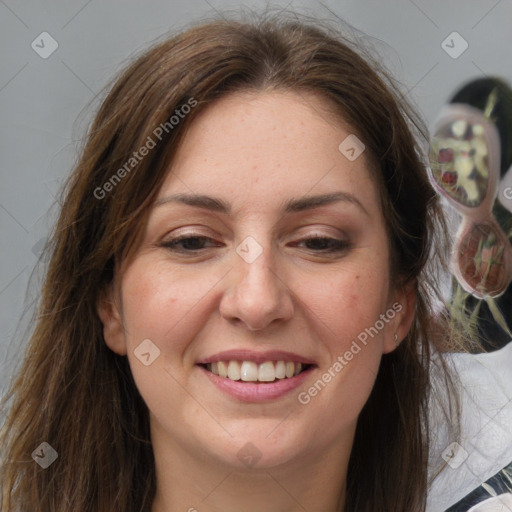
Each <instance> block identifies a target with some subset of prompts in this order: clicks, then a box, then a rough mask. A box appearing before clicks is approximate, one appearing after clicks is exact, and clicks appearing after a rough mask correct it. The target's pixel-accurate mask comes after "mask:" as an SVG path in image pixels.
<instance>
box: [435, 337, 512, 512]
mask: <svg viewBox="0 0 512 512" xmlns="http://www.w3.org/2000/svg"><path fill="white" fill-rule="evenodd" d="M445 357H446V360H447V361H448V363H449V365H450V366H451V367H452V368H453V370H454V371H455V373H456V374H457V375H458V376H459V379H460V383H461V390H460V395H461V397H460V398H461V408H462V411H461V413H462V416H461V424H462V432H461V438H460V439H449V436H448V435H447V431H446V430H444V429H443V427H442V421H443V420H442V419H441V418H442V415H441V414H440V409H439V404H437V405H436V403H433V404H432V406H431V417H432V418H433V425H435V424H436V422H437V425H438V427H437V428H436V427H435V426H434V428H433V431H432V436H431V443H432V445H431V455H430V459H431V469H432V468H433V467H434V466H437V467H439V466H440V465H441V463H443V462H444V460H446V459H448V460H449V464H450V463H451V466H450V465H448V466H447V467H445V468H444V469H443V471H442V472H441V474H440V475H439V476H438V477H437V478H436V479H435V480H434V482H433V484H432V487H431V489H430V492H429V496H428V502H427V512H444V511H445V510H446V509H447V508H449V507H450V506H452V505H454V504H455V503H457V502H458V501H459V500H461V499H462V498H464V497H465V496H466V495H467V494H469V493H470V492H471V491H473V490H474V489H476V488H477V487H479V486H480V485H481V484H482V483H483V482H485V481H486V480H488V479H489V478H490V477H492V476H493V475H494V474H496V473H497V472H498V471H500V470H501V469H502V468H504V467H505V466H506V465H508V464H510V463H511V462H512V342H510V343H508V345H506V346H505V347H503V348H502V349H500V350H498V351H495V352H491V353H488V354H478V355H471V354H460V353H453V354H446V355H445ZM455 442H456V443H457V444H452V443H455ZM448 447H450V448H448ZM443 454H444V460H443ZM471 510H474V509H473V508H472V509H471ZM475 510H478V511H480V509H475ZM482 510H487V509H482ZM490 510H492V509H490ZM504 510H507V509H506V508H505V509H504Z"/></svg>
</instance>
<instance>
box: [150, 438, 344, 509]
mask: <svg viewBox="0 0 512 512" xmlns="http://www.w3.org/2000/svg"><path fill="white" fill-rule="evenodd" d="M152 430H154V429H152ZM153 434H154V432H152V437H153V448H154V453H155V465H156V477H157V490H156V496H155V500H154V503H153V507H152V512H216V511H219V510H223V511H226V512H229V511H234V510H243V511H244V512H261V510H272V511H273V512H304V511H305V510H307V511H308V512H342V511H343V510H344V507H345V493H346V475H347V466H348V459H349V456H350V450H351V445H352V440H353V433H351V435H350V436H348V437H350V439H344V440H343V441H342V442H340V443H337V444H336V445H335V446H332V445H331V446H330V447H329V448H328V449H326V450H325V453H320V454H318V453H317V454H315V455H314V456H311V455H309V456H304V457H302V458H300V459H299V458H297V459H295V460H290V461H287V462H286V463H283V464H281V465H278V466H273V467H262V468H259V467H258V465H257V464H256V465H255V467H250V468H243V469H240V468H239V467H233V466H230V465H227V464H225V463H223V461H219V460H216V459H215V460H214V459H213V458H208V457H207V456H204V454H203V455H199V456H197V457H195V456H193V455H192V454H191V453H190V451H189V450H187V449H186V448H184V447H183V445H181V444H180V443H175V442H172V440H170V439H169V438H168V437H165V436H162V435H161V434H162V432H159V435H158V436H155V435H153Z"/></svg>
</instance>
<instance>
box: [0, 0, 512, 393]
mask: <svg viewBox="0 0 512 512" xmlns="http://www.w3.org/2000/svg"><path fill="white" fill-rule="evenodd" d="M242 5H243V6H246V7H248V8H255V9H260V8H262V7H264V5H265V3H264V2H257V1H254V0H252V1H249V0H245V1H243V2H241V1H237V2H235V1H228V0H175V1H164V0H150V1H146V2H136V1H134V0H129V1H128V0H127V1H120V0H109V1H103V2H102V1H100V0H66V1H64V0H61V1H57V0H53V1H36V0H19V1H15V0H5V1H0V55H1V67H0V69H1V72H0V116H1V119H2V122H1V125H0V162H1V166H0V230H1V245H0V247H1V251H0V394H1V390H2V388H5V385H6V384H7V382H8V378H9V375H10V374H11V372H12V371H13V369H14V367H15V363H16V361H17V360H18V359H19V355H20V353H21V348H22V345H23V338H22V336H21V334H20V333H21V331H19V329H18V331H17V325H18V321H19V318H20V316H21V313H22V311H23V310H26V309H29V308H30V300H31V299H33V298H35V297H37V281H36V282H35V285H34V286H32V287H31V290H32V292H31V294H30V296H29V299H26V296H25V293H26V289H27V284H28V282H29V276H30V274H31V272H32V270H33V269H34V265H35V263H36V261H37V256H38V254H39V251H40V249H41V246H42V244H43V242H44V239H45V237H46V236H47V234H48V231H49V229H50V226H51V224H52V222H53V221H54V219H55V213H56V211H57V209H56V206H58V205H57V204H56V199H55V198H56V192H57V190H58V188H59V186H60V184H61V183H62V180H63V178H64V177H65V176H66V175H67V174H68V173H69V171H70V169H71V167H72V166H73V163H74V161H75V159H76V156H77V145H78V144H79V139H80V137H81V136H82V135H83V129H84V127H85V125H86V123H87V121H88V120H89V118H90V111H87V110H84V108H85V107H86V106H87V105H88V104H89V103H90V102H91V100H93V99H94V98H95V96H96V95H97V94H98V93H100V92H101V90H102V88H103V87H104V86H105V84H106V83H107V81H108V80H109V79H110V78H111V76H112V75H113V74H114V73H115V72H116V71H117V70H119V69H120V67H121V65H122V64H123V63H124V62H126V59H127V58H128V57H129V56H130V55H131V54H132V53H133V52H134V51H137V50H140V49H142V48H145V47H147V46H148V45H149V43H150V42H151V41H152V40H154V39H155V38H157V37H158V36H160V35H162V34H164V33H166V32H168V31H173V30H176V29H179V28H181V27H183V26H184V25H186V24H187V23H189V22H191V21H194V20H197V19H200V18H202V17H204V16H211V15H213V14H215V12H216V11H217V10H221V11H225V10H226V9H234V10H236V11H238V10H240V8H241V6H242ZM269 5H270V6H281V7H285V6H288V8H290V9H292V10H296V11H299V12H305V13H308V14H313V15H318V16H320V17H323V18H333V17H334V15H333V14H331V12H330V11H332V12H333V13H335V14H336V15H337V16H339V17H341V18H343V19H344V20H346V21H348V22H349V23H350V24H352V25H354V26H355V27H356V28H357V29H359V30H361V31H363V32H365V33H366V34H368V35H369V36H371V40H372V41H373V44H374V45H376V46H377V48H378V49H379V51H380V52H381V54H382V55H383V58H384V61H385V62H386V64H387V65H388V66H389V67H390V68H391V70H392V71H393V73H394V74H395V76H396V77H397V78H398V79H399V80H400V81H401V82H402V83H403V84H404V86H405V87H406V88H407V89H409V91H410V92H409V94H410V95H411V97H412V98H413V100H414V101H415V102H416V103H417V104H418V105H419V107H420V110H421V111H422V112H423V114H424V116H425V118H426V119H427V121H429V122H431V121H433V119H434V118H435V116H436V115H437V113H438V111H439V109H440V107H441V106H442V104H443V103H444V102H445V101H446V99H447V97H448V96H449V95H450V94H451V92H452V91H453V90H454V89H456V88H457V87H458V86H459V85H460V84H461V83H462V82H463V81H465V80H469V79H471V78H475V77H480V76H485V75H501V76H503V77H504V78H506V79H507V80H508V81H510V82H512V57H511V53H510V49H511V48H512V29H511V22H512V1H511V0H497V1H496V0H452V1H446V0H433V1H429V0H414V1H412V0H411V1H409V0H390V1H377V0H360V1H356V0H352V1H351V0H330V1H327V0H326V1H324V2H323V3H322V4H320V3H319V2H315V1H312V2H299V1H291V2H284V1H283V2H273V3H270V4H269ZM454 31H456V32H458V33H459V34H460V36H461V37H462V38H463V39H461V38H459V36H450V38H448V39H446V38H447V37H448V36H449V35H450V34H452V32H454ZM43 32H47V33H48V34H50V36H51V38H53V40H54V41H55V42H56V43H55V42H53V41H52V40H51V39H50V37H49V36H47V35H43V36H40V34H42V33H43ZM41 39H43V41H41ZM444 40H446V43H444V44H443V41H444ZM464 41H466V42H467V45H468V48H467V49H466V51H464V52H463V53H462V54H461V55H458V54H459V53H461V51H462V50H463V49H464V47H465V44H466V43H464ZM55 44H58V47H57V49H56V50H55V51H54V52H53V53H51V55H48V54H49V53H50V51H51V50H52V45H54V46H55ZM442 44H443V46H444V49H443V46H442ZM31 45H32V46H31ZM447 45H448V46H447ZM450 47H451V48H450ZM447 52H448V53H447ZM449 53H451V54H452V55H450V54H449ZM43 57H45V58H43ZM455 57H456V58H455ZM88 112H89V113H88Z"/></svg>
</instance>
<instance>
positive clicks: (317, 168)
mask: <svg viewBox="0 0 512 512" xmlns="http://www.w3.org/2000/svg"><path fill="white" fill-rule="evenodd" d="M349 136H351V137H353V133H352V130H351V128H350V127H349V126H348V125H347V124H346V123H344V122H343V120H342V119H339V118H337V117H336V116H335V115H334V114H333V112H332V109H330V108H329V104H328V103H327V102H326V101H325V100H323V99H320V98H319V97H317V96H315V95H313V94H309V93H301V94H299V93H295V92H283V91H271V92H269V91H263V92H255V93H253V92H240V93H235V94H231V95H228V96H226V97H224V98H222V99H220V100H218V101H216V102H214V103H213V104H212V105H210V106H209V107H207V108H206V109H205V110H204V111H203V112H201V113H200V114H199V116H198V117H197V118H196V119H195V120H194V122H193V123H192V124H191V125H190V127H189V129H188V131H187V133H186V135H185V137H184V138H183V140H182V143H181V145H180V147H179V149H178V151H177V153H176V155H175V158H174V160H173V162H172V164H171V166H170V169H169V171H170V172H169V174H168V176H167V178H166V180H165V182H164V184H163V186H162V188H161V190H160V193H159V196H158V198H159V199H161V198H163V197H165V196H166V195H168V194H170V193H197V194H206V193H209V194H212V195H215V196H220V197H223V198H226V199H227V200H228V201H229V202H230V203H233V204H234V205H235V207H237V208H238V209H240V208H244V207H247V206H248V205H250V204H252V205H253V206H255V207H260V208H267V209H268V208H269V207H272V205H274V206H275V205H276V204H278V203H279V204H282V203H283V202H284V201H286V200H287V199H289V198H292V197H301V196H306V195H309V194H311V195H314V194H321V193H331V192H334V191H342V192H345V193H347V194H352V195H354V196H358V199H359V200H360V201H361V202H362V203H365V206H366V205H368V206H369V207H370V206H373V207H377V208H379V206H378V203H379V202H378V193H377V190H376V185H375V182H374V180H373V179H372V177H371V174H370V171H369V169H368V166H367V160H366V155H365V154H364V152H363V153H362V154H361V155H360V156H359V157H358V158H356V159H354V160H350V159H348V158H347V157H346V156H345V154H344V153H343V152H342V151H340V149H339V147H340V144H342V143H343V141H345V140H346V139H347V137H349ZM214 192H215V193H214Z"/></svg>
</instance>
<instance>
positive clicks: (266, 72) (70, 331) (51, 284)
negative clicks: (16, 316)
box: [0, 14, 445, 512]
mask: <svg viewBox="0 0 512 512" xmlns="http://www.w3.org/2000/svg"><path fill="white" fill-rule="evenodd" d="M356 39H357V38H356V37H354V35H353V34H352V35H351V37H350V39H349V38H346V37H345V36H344V35H342V34H341V32H340V31H338V30H337V29H335V28H333V26H331V25H330V24H327V23H320V22H318V21H317V20H313V21H312V20H311V19H309V18H308V19H306V18H304V17H302V18H299V17H297V16H296V15H292V16H291V17H289V16H286V15H284V14H281V15H277V16H276V15H273V16H259V17H258V16H257V17H255V18H253V19H249V20H242V21H241V20H235V19H216V20H211V21H208V22H203V23H201V24H198V25H194V26H192V27H189V28H188V29H187V30H184V31H183V32H181V33H180V34H178V35H175V36H173V37H171V38H166V39H165V40H164V41H163V42H162V41H160V42H158V44H156V45H155V46H153V47H152V48H151V49H149V50H148V51H145V52H144V53H143V54H142V55H140V56H139V57H138V58H137V59H136V60H135V61H134V62H133V63H132V64H130V65H129V66H128V67H127V68H126V69H125V70H124V71H123V72H122V73H121V74H120V76H119V77H118V79H117V80H116V81H115V83H114V85H113V86H112V87H111V88H110V91H109V93H108V95H107V96H106V99H105V100H104V101H103V103H102V104H101V107H100V108H99V110H98V112H97V115H96V117H95V119H94V121H93V123H92V125H91V127H90V128H89V131H88V135H87V140H86V143H85V145H84V148H83V151H82V154H81V157H80V159H79V161H78V163H77V165H76V168H75V169H74V171H73V173H72V175H71V176H70V178H69V180H68V182H67V184H66V187H65V190H64V191H63V197H62V207H61V211H60V217H59V219H58V222H57V224H56V227H55V229H54V231H53V235H52V238H51V240H50V242H49V245H48V249H47V251H48V255H49V256H48V261H49V265H48V268H47V271H46V277H45V281H44V286H43V290H42V296H41V300H40V304H39V309H38V314H37V320H36V323H35V326H34V328H33V332H32V334H31V337H30V340H29V344H28V347H27V349H26V356H25V358H24V361H23V365H22V367H21V369H20V371H19V372H18V373H17V375H16V378H15V379H14V380H13V382H12V384H11V388H10V390H9V392H8V394H7V396H6V397H5V398H4V408H5V410H7V406H8V412H7V414H6V419H5V422H4V425H3V429H2V435H1V438H0V441H1V446H2V451H3V457H4V462H3V465H2V469H1V481H2V483H1V486H2V487H1V493H0V496H1V497H0V500H1V503H0V505H1V507H2V510H9V511H15V512H27V511H28V510H30V511H31V512H69V511H71V510H72V511H73V512H140V511H149V510H150V508H151V503H152V500H153V497H154V493H155V488H156V480H155V466H154V458H153V452H152V446H151V441H150V435H149V419H148V410H147V407H146V405H145V403H144V401H143V400H142V398H141V396H140V395H139V393H138V390H137V388H136V386H135V383H134V380H133V378H132V375H131V372H130V369H129V366H128V363H127V359H126V357H122V356H119V355H117V354H115V353H113V352H112V351H111V350H109V349H108V348H107V346H106V344H105V342H104V339H103V329H102V324H101V322H100V319H99V317H98V314H97V304H98V301H99V300H100V299H101V297H102V294H103V292H104V291H105V289H106V288H107V286H108V285H109V283H111V281H112V280H113V279H114V278H115V276H116V272H115V269H117V268H118V267H117V265H118V264H119V263H120V262H123V261H126V258H128V257H129V255H130V254H131V253H132V252H133V251H134V250H135V249H136V247H137V243H138V240H139V239H140V236H141V234H142V231H143V229H144V227H145V223H146V220H147V215H148V211H149V208H150V206H151V205H152V202H153V201H154V199H155V196H156V194H157V192H158V190H159V188H160V186H161V184H162V182H163V180H164V178H165V176H166V169H167V168H168V166H169V163H170V162H171V161H172V159H173V156H174V155H175V153H176V150H177V148H178V145H179V143H180V140H181V139H182V137H183V135H184V134H185V132H186V130H187V126H189V125H190V123H193V122H194V119H195V117H196V116H197V115H198V114H199V113H200V112H202V111H203V110H204V109H205V108H208V106H209V105H211V104H212V103H213V102H215V101H217V100H218V99H219V98H221V97H224V96H226V95H228V94H230V93H231V92H234V91H242V90H247V91H254V90H257V91H262V90H288V91H295V92H298V93H304V94H305V95H307V94H310V93H313V94H315V95H317V96H319V97H321V98H323V99H324V100H325V102H326V104H328V105H330V108H331V110H332V113H333V114H334V115H335V116H338V117H339V119H340V120H342V121H343V122H344V123H348V125H349V126H350V127H351V129H352V130H353V132H354V133H356V134H357V136H358V137H359V138H360V139H361V140H362V141H364V144H365V145H366V154H367V155H368V156H369V158H370V167H371V172H372V173H373V176H374V178H375V181H376V183H377V184H378V187H379V190H380V196H381V199H382V209H383V212H384V216H385V219H386V223H387V227H388V232H389V243H390V247H391V261H390V265H391V269H392V276H393V279H394V282H395V284H396V286H401V285H402V284H404V283H407V282H414V283H415V290H416V294H417V299H416V306H415V307H416V310H415V319H414V322H413V326H412V328H411V330H410V332H409V334H408V336H407V338H406V339H405V340H404V341H403V342H402V343H401V345H400V346H399V348H398V349H396V350H395V351H394V352H392V353H390V354H386V355H384V356H383V358H382V362H381V366H380V370H379V373H378V376H377V380H376V383H375V386H374V388H373V391H372V393H371V395H370V397H369V400H368V402H367V403H366V405H365V406H364V408H363V410H362V412H361V414H360V417H359V420H358V425H357V431H356V436H355V442H354V445H353V449H352V453H351V458H350V461H349V470H348V482H347V502H346V508H345V511H346V512H376V511H378V512H391V511H392V512H419V511H423V510H424V509H425V499H426V493H427V487H428V478H427V476H428V475H427V456H428V442H427V441H428V435H429V428H428V407H427V403H428V402H427V398H428V396H429V390H430V383H431V379H430V374H429V372H430V369H429V368H430V364H431V357H432V343H431V342H432V339H433V333H434V329H433V326H434V323H433V313H432V297H434V296H435V292H436V290H437V281H436V279H437V278H438V274H437V273H436V272H434V271H433V270H432V268H434V267H432V268H430V267H429V268H427V265H428V262H429V261H431V260H430V259H429V253H431V249H439V250H440V252H443V249H444V248H445V243H444V240H445V239H444V238H443V236H441V237H437V235H436V233H441V235H442V234H443V233H445V231H444V230H445V226H444V222H443V214H442V211H441V209H440V206H439V203H438V199H437V196H436V194H435V193H434V191H433V189H432V187H431V186H430V183H429V181H428V179H427V175H426V172H425V162H424V158H423V156H422V155H423V154H424V151H423V148H422V142H421V141H423V142H424V141H425V140H426V130H425V128H424V126H423V124H422V122H421V120H420V119H419V117H418V116H417V115H416V114H415V113H414V110H413V109H412V108H411V107H410V106H409V104H408V102H407V101H406V100H405V98H404V96H403V95H402V94H401V92H400V88H399V87H397V86H396V85H395V83H394V82H393V80H392V79H391V78H390V77H389V76H388V75H387V73H386V72H384V71H383V70H382V69H381V66H380V65H379V64H378V63H377V61H376V59H375V58H374V57H372V56H371V54H369V53H368V52H367V51H366V50H364V51H363V49H362V48H361V46H360V44H359V43H358V42H357V41H356ZM191 99H193V100H194V101H196V102H197V103H196V105H195V106H194V108H191V109H190V112H189V113H188V114H187V115H186V116H184V117H183V119H181V120H180V122H179V124H177V125H176V126H173V127H172V128H169V125H168V130H167V131H164V132H163V134H162V137H161V140H160V141H158V144H157V145H156V147H155V148H154V149H152V150H151V151H149V152H148V154H147V155H146V156H145V157H144V158H142V159H141V160H140V161H138V162H137V164H136V165H135V166H134V168H133V169H130V171H129V172H127V173H126V174H125V175H123V178H122V180H120V181H119V182H117V181H116V182H115V183H114V184H113V185H112V187H107V188H109V190H108V193H105V194H103V192H101V194H100V193H99V192H98V191H99V190H100V189H101V190H103V191H105V187H104V184H105V183H107V182H108V181H109V180H111V181H110V183H113V182H112V176H113V175H114V174H115V173H118V169H120V168H122V167H123V165H126V162H127V160H128V159H129V158H130V157H132V156H133V153H134V152H136V151H137V150H138V149H139V148H141V147H142V146H143V145H145V144H146V143H147V140H148V137H152V138H153V139H155V136H154V130H155V128H156V127H158V126H161V125H163V123H166V122H169V119H170V117H171V116H172V115H173V113H175V112H176V110H177V109H178V110H179V109H180V108H182V106H183V105H185V104H187V103H188V104H189V105H190V102H191ZM125 169H126V167H125ZM118 175H119V174H118ZM99 195H102V196H103V197H101V198H98V196H99ZM430 256H436V255H432V254H430ZM443 329H444V327H440V325H439V324H437V327H436V332H437V333H438V334H439V333H440V332H441V333H443V332H444V331H443ZM43 441H46V442H48V443H49V444H50V445H51V446H52V447H53V448H54V449H55V450H56V451H57V452H58V459H57V461H56V462H55V463H53V464H52V465H51V466H50V467H49V468H47V469H45V470H43V469H41V468H40V467H39V466H38V465H37V464H35V463H34V461H33V460H32V458H31V453H32V452H33V451H34V449H35V448H36V447H37V446H38V445H39V444H40V443H41V442H43Z"/></svg>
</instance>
